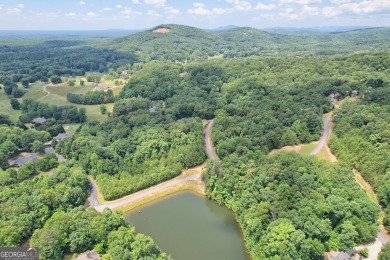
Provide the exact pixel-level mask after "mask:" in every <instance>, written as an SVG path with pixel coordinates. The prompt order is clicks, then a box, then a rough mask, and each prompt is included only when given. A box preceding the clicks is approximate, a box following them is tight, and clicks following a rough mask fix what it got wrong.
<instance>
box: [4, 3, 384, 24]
mask: <svg viewBox="0 0 390 260" xmlns="http://www.w3.org/2000/svg"><path fill="white" fill-rule="evenodd" d="M159 24H183V25H188V26H193V27H197V28H202V29H213V28H217V27H221V26H226V25H229V24H234V25H236V26H240V27H246V26H247V27H254V28H275V27H293V28H302V27H303V28H313V27H329V26H336V27H344V26H359V27H360V26H363V27H383V26H389V25H390V1H386V0H370V1H367V0H262V1H259V0H211V1H207V2H206V1H203V2H202V1H179V0H117V1H115V2H112V3H109V2H107V1H92V0H81V1H80V0H71V1H50V0H41V1H39V2H38V1H33V0H1V1H0V30H27V31H30V30H36V31H52V30H65V31H73V30H78V31H90V30H109V29H112V28H115V29H124V30H142V29H146V28H152V27H154V26H156V25H159Z"/></svg>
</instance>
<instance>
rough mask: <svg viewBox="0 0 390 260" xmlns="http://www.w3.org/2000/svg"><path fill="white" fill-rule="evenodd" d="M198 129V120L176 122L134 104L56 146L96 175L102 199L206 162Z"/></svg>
mask: <svg viewBox="0 0 390 260" xmlns="http://www.w3.org/2000/svg"><path fill="white" fill-rule="evenodd" d="M133 101H134V99H130V100H129V101H128V102H129V103H131V102H133ZM114 111H116V109H115V108H114ZM202 129H203V124H202V122H201V121H200V120H199V119H186V120H183V121H180V122H176V121H174V120H173V119H172V118H171V117H169V116H167V115H162V114H160V113H150V112H149V110H147V109H139V108H138V110H136V109H135V111H133V112H131V114H127V115H122V116H113V117H111V118H110V119H109V120H107V121H106V122H105V123H103V124H99V123H98V122H91V123H87V124H85V125H83V126H82V127H81V129H80V130H79V131H78V133H77V134H76V135H75V136H73V137H72V138H71V139H69V140H65V141H62V142H59V143H58V144H57V146H56V149H57V151H58V152H59V153H61V154H62V155H64V156H65V157H67V158H68V159H72V160H77V161H79V162H80V164H81V165H82V167H83V169H84V170H85V171H86V172H87V173H88V174H90V175H92V176H93V177H95V178H96V181H97V183H98V185H99V188H100V191H101V192H102V193H103V194H104V198H105V199H107V200H113V199H117V198H120V197H122V196H124V195H127V194H130V193H133V192H136V191H138V190H140V189H143V188H147V187H149V186H152V185H154V184H157V183H160V182H162V181H165V180H168V179H171V178H173V177H175V176H177V175H178V174H179V173H180V172H181V170H182V169H185V168H190V167H192V166H195V165H198V164H201V163H202V162H203V161H204V160H205V152H204V148H203V143H204V140H203V134H202Z"/></svg>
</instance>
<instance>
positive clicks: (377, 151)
mask: <svg viewBox="0 0 390 260" xmlns="http://www.w3.org/2000/svg"><path fill="white" fill-rule="evenodd" d="M161 28H165V29H168V32H166V33H159V32H154V31H155V29H161ZM389 39H390V30H389V29H388V28H378V29H371V30H362V31H356V32H347V33H340V34H313V35H305V36H303V35H288V36H286V35H281V34H275V33H268V32H264V31H261V30H257V29H252V28H235V29H231V30H227V31H221V32H207V31H203V30H200V29H196V28H192V27H186V26H177V25H164V26H159V27H157V28H153V29H151V30H148V31H145V32H142V33H138V34H134V35H131V36H127V37H121V38H115V39H100V40H95V41H94V42H93V43H88V41H87V42H81V41H79V40H74V39H73V40H58V41H57V40H55V41H44V42H43V43H42V42H41V43H36V42H35V43H34V44H36V45H32V44H23V45H20V46H18V45H2V46H0V83H1V84H2V86H1V87H2V88H3V90H4V91H5V94H6V95H7V96H8V97H9V98H10V100H8V97H7V96H6V95H4V96H5V98H6V99H7V105H9V104H10V105H11V106H12V108H13V109H16V110H21V116H20V117H19V121H18V122H11V121H10V120H9V119H8V116H7V115H3V114H0V124H2V125H1V126H0V130H1V131H0V167H1V168H2V169H3V170H0V245H2V246H3V245H4V246H14V245H21V244H23V243H24V242H25V241H27V240H28V239H30V244H31V245H32V246H36V247H39V248H40V251H41V254H42V258H44V259H62V257H63V256H64V254H68V253H80V252H84V251H86V250H90V249H92V248H94V249H95V250H96V251H97V252H98V253H99V254H100V255H101V256H103V258H104V259H111V258H112V259H141V258H142V259H167V258H168V257H167V256H166V255H165V254H164V253H162V252H161V250H160V249H159V248H158V247H157V246H156V245H155V244H154V242H153V240H151V238H149V237H145V236H144V235H141V234H138V235H135V232H134V229H133V228H131V227H129V226H128V225H127V224H126V223H125V221H124V219H123V216H122V215H121V214H119V213H113V212H111V211H108V210H106V211H104V212H103V213H98V212H96V211H95V210H93V209H87V210H85V209H84V208H83V205H84V203H85V201H86V197H87V190H88V189H89V187H88V183H87V179H86V175H91V176H93V177H94V178H95V180H96V182H97V184H98V186H99V189H100V191H101V192H102V193H103V195H104V198H105V199H106V200H113V199H117V198H120V197H122V196H124V195H127V194H130V193H133V192H136V191H138V190H140V189H143V188H146V187H149V186H151V185H154V184H158V183H160V182H162V181H165V180H168V179H171V178H173V177H175V176H177V175H178V174H180V172H181V170H183V169H185V168H190V167H192V166H195V165H199V164H201V163H203V162H204V160H205V159H206V155H205V152H204V136H203V126H204V123H203V121H202V120H205V119H207V120H208V119H215V120H214V126H213V130H212V140H213V143H214V145H215V147H216V151H217V153H218V156H219V158H220V159H221V161H220V162H217V161H210V162H209V166H208V168H207V171H206V173H205V174H204V180H205V183H206V191H207V195H208V196H209V197H210V198H212V199H214V200H216V201H218V202H219V203H221V204H224V205H226V206H227V207H229V208H230V209H232V210H233V211H234V212H235V213H236V215H237V218H238V221H239V223H240V226H241V228H242V230H243V234H244V238H245V241H246V244H247V247H248V250H249V252H250V254H251V256H252V257H253V259H321V258H322V256H323V253H324V252H325V251H328V250H337V249H340V250H348V249H350V248H352V247H353V246H355V245H357V244H359V243H361V242H367V241H372V239H373V238H374V237H375V236H376V232H377V224H378V223H377V219H378V217H379V207H378V206H376V205H375V204H374V203H373V202H372V201H371V200H370V199H369V198H368V196H366V195H365V193H364V192H363V191H362V190H361V189H360V188H359V186H358V185H357V184H356V183H355V182H354V179H353V174H352V171H351V168H352V167H353V168H356V169H357V170H359V171H360V172H361V173H362V174H363V176H364V177H365V178H366V179H367V180H368V181H369V182H370V183H371V184H372V185H373V187H374V189H375V190H376V191H377V192H378V195H379V199H380V200H381V203H382V204H383V206H384V207H385V208H386V209H385V213H386V217H385V225H386V226H387V227H388V228H390V219H389V217H388V216H389V214H390V210H389V209H390V207H388V208H387V206H388V205H389V204H390V193H389V189H390V177H389V176H388V175H389V165H390V164H389V155H388V154H389V142H390V133H389V129H390V128H389V127H390V125H389V120H390V116H389V115H390V109H389V107H388V105H389V102H390V100H389V97H390V90H389V89H390V74H389V68H390V54H389V53H388V52H386V51H388V50H389V47H390V46H389V42H390V41H389ZM379 51H382V52H379ZM357 52H366V53H357ZM346 54H348V55H346ZM349 54H352V55H349ZM208 56H215V57H214V58H221V59H210V60H207V59H208V58H210V57H208ZM253 56H255V57H253ZM259 56H262V57H259ZM265 56H266V57H265ZM176 60H177V61H179V62H175V61H176ZM136 61H138V63H135V62H136ZM186 61H187V62H186ZM122 70H126V72H128V73H129V74H128V76H127V78H128V79H129V80H128V82H127V83H126V85H125V86H124V88H123V89H122V91H121V92H120V94H119V95H118V96H115V97H114V95H113V93H112V91H110V90H109V91H107V92H104V91H96V92H82V93H86V94H68V95H67V99H68V101H69V102H72V103H75V104H83V105H92V104H105V103H111V102H115V104H114V107H113V110H112V113H111V110H110V112H109V113H107V115H104V116H105V118H104V120H102V122H101V123H99V122H98V121H89V122H86V109H85V108H77V107H76V106H54V105H48V104H47V103H43V102H41V101H38V100H34V99H28V98H22V96H23V95H24V94H25V92H26V91H29V89H28V86H29V83H32V82H35V81H44V82H47V81H48V80H49V78H50V80H51V81H52V82H53V83H59V82H61V81H62V80H63V78H61V76H62V77H63V76H65V77H74V76H78V75H84V74H85V73H86V72H93V71H95V72H103V73H107V75H108V76H109V77H111V78H110V79H118V77H121V76H120V75H121V71H122ZM100 77H101V76H100V75H97V74H90V75H89V78H87V81H91V82H99V81H100V79H101V78H100ZM24 87H27V88H24ZM329 95H334V96H335V97H336V98H337V99H343V98H345V97H351V100H355V99H357V100H358V101H357V102H351V103H346V104H344V105H343V106H342V108H340V109H338V110H337V111H336V112H335V115H334V121H335V129H334V132H335V137H334V138H333V139H332V140H331V148H332V150H333V151H334V152H335V154H336V156H337V157H338V158H339V160H340V161H341V163H340V164H339V165H329V164H327V163H325V162H319V161H317V160H315V159H314V158H309V157H305V156H301V155H298V154H296V153H279V154H276V155H272V156H271V155H269V152H270V150H272V149H275V148H280V147H283V146H286V145H295V144H300V143H309V142H312V141H314V140H318V138H319V137H320V130H321V127H322V116H323V114H324V113H327V112H329V111H331V110H332V109H334V105H333V103H332V102H331V101H330V99H329ZM2 102H3V101H2ZM102 107H104V108H105V106H104V105H102ZM105 110H107V109H106V108H105ZM102 111H103V110H102ZM0 112H1V111H0ZM105 112H107V111H105ZM36 117H45V118H46V119H48V120H47V121H46V122H43V123H33V124H31V122H32V120H33V119H34V118H36ZM70 123H73V124H81V126H80V127H79V128H78V130H77V131H76V132H75V133H74V134H73V136H72V137H71V138H69V139H66V140H63V141H60V142H53V146H54V147H55V149H56V152H58V153H59V154H61V155H63V156H64V157H65V158H66V159H67V162H66V164H65V163H62V164H60V165H59V166H58V161H57V160H56V158H55V155H54V154H49V155H46V156H44V157H43V158H40V159H39V161H38V162H37V163H35V164H34V163H27V164H25V165H24V166H22V167H20V168H19V169H17V170H15V169H13V168H10V167H9V165H8V159H9V158H11V157H13V156H15V155H17V154H18V153H20V152H21V151H28V152H31V151H32V152H37V153H41V154H43V149H44V146H43V144H44V143H45V142H48V141H50V140H51V139H52V137H54V136H56V135H57V134H59V133H63V132H64V130H65V129H64V126H63V125H64V124H70ZM3 124H4V125H3ZM27 126H28V127H29V128H30V129H29V128H28V127H27ZM77 127H78V126H77ZM56 167H57V169H55V170H53V171H52V172H51V173H45V174H40V171H49V170H51V169H53V168H56ZM386 250H387V249H385V250H384V253H383V254H382V256H381V259H385V258H383V257H384V256H383V255H385V254H386V253H385V251H386Z"/></svg>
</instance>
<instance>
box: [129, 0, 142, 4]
mask: <svg viewBox="0 0 390 260" xmlns="http://www.w3.org/2000/svg"><path fill="white" fill-rule="evenodd" d="M131 2H132V3H133V4H135V5H138V4H141V2H140V1H139V0H131Z"/></svg>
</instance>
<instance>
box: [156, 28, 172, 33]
mask: <svg viewBox="0 0 390 260" xmlns="http://www.w3.org/2000/svg"><path fill="white" fill-rule="evenodd" d="M170 31H172V30H171V29H169V28H157V29H155V30H153V32H154V33H169V32H170Z"/></svg>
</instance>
